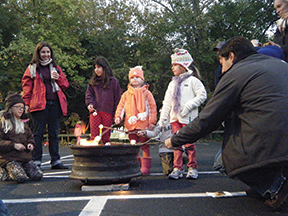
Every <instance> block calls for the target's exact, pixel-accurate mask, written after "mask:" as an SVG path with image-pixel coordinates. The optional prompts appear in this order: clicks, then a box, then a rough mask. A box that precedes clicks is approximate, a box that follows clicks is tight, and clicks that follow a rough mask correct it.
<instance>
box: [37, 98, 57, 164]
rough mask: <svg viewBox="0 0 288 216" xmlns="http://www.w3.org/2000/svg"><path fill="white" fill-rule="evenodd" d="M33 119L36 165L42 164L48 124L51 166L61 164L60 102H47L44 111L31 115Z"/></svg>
mask: <svg viewBox="0 0 288 216" xmlns="http://www.w3.org/2000/svg"><path fill="white" fill-rule="evenodd" d="M31 115H32V118H33V134H34V140H35V143H36V145H35V147H34V150H33V152H32V158H33V160H34V161H35V163H36V164H41V162H42V154H43V149H42V143H43V135H44V132H45V129H46V125H47V124H48V140H49V154H50V157H51V165H52V166H55V165H57V164H60V163H61V160H60V155H59V137H58V133H59V127H60V118H61V115H62V110H61V107H60V104H59V102H58V101H55V100H47V102H46V107H45V109H44V110H41V111H36V112H32V113H31Z"/></svg>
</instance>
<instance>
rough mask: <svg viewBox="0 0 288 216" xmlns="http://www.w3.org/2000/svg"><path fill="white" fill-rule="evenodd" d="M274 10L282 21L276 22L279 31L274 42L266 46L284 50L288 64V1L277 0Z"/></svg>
mask: <svg viewBox="0 0 288 216" xmlns="http://www.w3.org/2000/svg"><path fill="white" fill-rule="evenodd" d="M274 8H275V10H276V13H277V14H278V15H279V16H280V19H279V20H277V21H276V23H277V30H276V32H275V34H274V40H273V41H269V42H268V43H266V44H264V46H267V45H276V46H279V47H281V48H282V50H283V52H284V54H285V61H286V62H288V0H275V1H274Z"/></svg>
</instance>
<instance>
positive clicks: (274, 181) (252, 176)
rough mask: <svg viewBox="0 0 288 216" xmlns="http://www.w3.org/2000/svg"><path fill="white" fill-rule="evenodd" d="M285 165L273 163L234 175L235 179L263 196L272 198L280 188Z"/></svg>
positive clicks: (283, 178) (283, 179)
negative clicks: (272, 164)
mask: <svg viewBox="0 0 288 216" xmlns="http://www.w3.org/2000/svg"><path fill="white" fill-rule="evenodd" d="M284 169H286V167H283V166H281V165H275V166H273V167H261V168H257V169H253V170H249V171H246V172H244V173H241V174H239V175H237V176H236V178H237V179H239V180H240V181H242V182H243V183H245V184H247V185H248V186H249V187H251V188H252V189H254V190H255V191H257V192H258V193H259V194H261V195H262V197H264V198H267V199H269V198H271V199H273V198H274V197H275V196H276V195H277V194H278V192H279V190H280V189H281V187H282V185H283V183H284V181H285V177H284V175H283V171H284Z"/></svg>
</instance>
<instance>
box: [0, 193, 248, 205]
mask: <svg viewBox="0 0 288 216" xmlns="http://www.w3.org/2000/svg"><path fill="white" fill-rule="evenodd" d="M210 193H212V192H210ZM214 193H215V192H214ZM229 193H230V194H231V196H232V197H238V196H246V192H245V191H238V192H229ZM197 197H211V195H208V194H207V193H180V194H136V195H119V194H118V195H107V196H106V195H105V196H78V197H54V198H30V199H6V200H5V199H3V200H2V201H3V202H4V203H7V204H15V203H25V202H27V203H38V202H59V201H85V200H91V199H92V198H94V199H107V200H108V199H117V200H121V199H164V198H197Z"/></svg>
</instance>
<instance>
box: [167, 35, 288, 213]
mask: <svg viewBox="0 0 288 216" xmlns="http://www.w3.org/2000/svg"><path fill="white" fill-rule="evenodd" d="M217 54H218V58H219V61H220V64H221V65H222V77H221V79H220V81H219V83H218V85H217V87H216V89H215V91H214V94H213V96H212V98H211V99H210V100H209V102H208V103H207V104H206V106H205V107H204V109H203V110H202V112H201V113H199V116H198V117H197V118H195V119H194V120H193V121H192V122H191V123H190V124H188V125H187V126H186V127H184V128H182V129H180V130H179V131H178V133H177V134H174V135H173V136H172V137H171V138H169V139H167V140H166V141H165V145H166V147H167V148H168V149H169V148H173V147H177V146H181V145H183V144H185V143H187V142H195V141H197V140H198V139H199V138H201V137H204V136H206V135H207V134H209V133H210V132H212V131H213V130H215V129H217V128H218V127H219V125H220V124H221V123H222V122H223V121H224V122H225V128H224V137H223V145H222V160H223V164H224V167H225V173H226V174H227V176H228V177H230V178H236V179H239V180H240V181H242V182H244V183H245V184H247V185H248V186H249V190H248V191H247V195H250V196H252V195H253V197H261V198H262V199H264V200H265V204H267V205H269V206H270V207H271V208H272V209H274V210H277V209H279V208H280V207H281V206H282V205H283V204H284V203H285V201H286V199H287V197H288V180H287V178H288V145H287V143H288V112H287V110H288V85H287V83H288V64H287V63H286V62H284V61H283V60H280V59H277V58H274V57H270V56H265V55H261V54H258V53H257V52H256V51H255V49H254V47H253V45H252V44H251V42H250V41H249V40H247V39H246V38H244V37H234V38H231V39H229V40H228V41H227V42H226V43H225V44H224V45H223V46H222V47H221V48H220V50H219V51H218V53H217Z"/></svg>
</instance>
